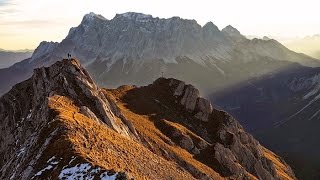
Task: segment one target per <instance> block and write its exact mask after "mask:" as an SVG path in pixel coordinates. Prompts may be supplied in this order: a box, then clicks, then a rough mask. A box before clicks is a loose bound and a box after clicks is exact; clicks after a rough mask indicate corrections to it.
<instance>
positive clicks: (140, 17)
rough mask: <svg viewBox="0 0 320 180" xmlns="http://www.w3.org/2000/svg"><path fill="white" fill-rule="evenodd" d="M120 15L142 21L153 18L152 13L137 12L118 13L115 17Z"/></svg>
mask: <svg viewBox="0 0 320 180" xmlns="http://www.w3.org/2000/svg"><path fill="white" fill-rule="evenodd" d="M119 17H121V18H126V19H129V20H134V21H140V22H147V21H148V20H151V19H153V17H152V15H149V14H143V13H137V12H126V13H122V14H117V15H116V17H115V18H119Z"/></svg>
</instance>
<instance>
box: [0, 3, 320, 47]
mask: <svg viewBox="0 0 320 180" xmlns="http://www.w3.org/2000/svg"><path fill="white" fill-rule="evenodd" d="M319 5H320V2H319V0H299V1H298V0H266V1H262V0H196V1H187V0H184V1H178V0H114V1H109V0H0V48H3V49H24V48H30V49H33V48H36V47H37V45H38V44H39V43H40V42H41V41H43V40H46V41H61V40H62V39H63V38H64V37H65V36H66V35H67V33H68V31H69V29H70V27H74V26H77V25H78V24H79V23H80V21H81V19H82V17H83V15H84V14H86V13H89V12H95V13H97V14H101V15H103V16H104V17H106V18H107V19H112V18H113V17H114V16H115V14H116V13H124V12H128V11H133V12H142V13H146V14H151V15H153V16H156V17H162V18H168V17H172V16H180V17H182V18H186V19H195V20H197V21H198V23H199V24H201V25H204V24H205V23H206V22H208V21H212V22H213V23H214V24H216V25H217V26H218V27H219V28H220V29H222V28H223V27H225V26H226V25H229V24H231V25H232V26H234V27H236V28H237V29H238V30H239V31H240V32H241V33H242V34H244V35H257V36H264V35H267V36H272V37H277V38H278V39H279V40H282V39H287V38H293V37H296V36H300V37H302V36H307V35H312V34H319V33H320V19H319V17H320V15H319V7H320V6H319Z"/></svg>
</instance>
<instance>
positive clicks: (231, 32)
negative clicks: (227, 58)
mask: <svg viewBox="0 0 320 180" xmlns="http://www.w3.org/2000/svg"><path fill="white" fill-rule="evenodd" d="M221 31H222V32H223V33H224V34H226V35H227V36H229V37H230V38H231V39H232V40H233V41H235V42H240V41H244V40H246V39H247V38H246V37H245V36H243V35H242V34H241V33H240V31H239V30H238V29H236V28H234V27H232V26H231V25H228V26H226V27H225V28H223V29H222V30H221Z"/></svg>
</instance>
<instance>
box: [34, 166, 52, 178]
mask: <svg viewBox="0 0 320 180" xmlns="http://www.w3.org/2000/svg"><path fill="white" fill-rule="evenodd" d="M52 168H53V166H52V165H48V166H47V167H45V168H43V169H42V170H40V171H39V172H37V173H36V174H35V175H34V176H40V175H41V174H42V173H43V172H45V171H47V170H50V169H52Z"/></svg>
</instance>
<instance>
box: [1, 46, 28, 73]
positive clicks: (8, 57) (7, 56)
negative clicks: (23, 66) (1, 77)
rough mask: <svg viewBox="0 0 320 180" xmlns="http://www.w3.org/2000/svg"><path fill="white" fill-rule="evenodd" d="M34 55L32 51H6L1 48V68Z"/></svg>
mask: <svg viewBox="0 0 320 180" xmlns="http://www.w3.org/2000/svg"><path fill="white" fill-rule="evenodd" d="M31 56H32V51H30V50H26V51H22V50H21V51H6V50H4V49H0V69H3V68H8V67H10V66H12V65H13V64H14V63H17V62H19V61H22V60H24V59H27V58H30V57H31Z"/></svg>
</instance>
